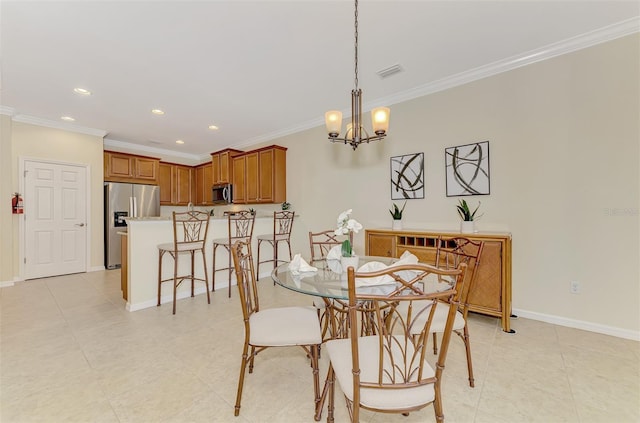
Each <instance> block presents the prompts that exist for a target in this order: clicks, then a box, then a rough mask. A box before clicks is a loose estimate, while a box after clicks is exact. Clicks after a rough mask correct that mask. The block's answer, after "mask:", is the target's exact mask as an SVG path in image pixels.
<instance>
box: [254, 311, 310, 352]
mask: <svg viewBox="0 0 640 423" xmlns="http://www.w3.org/2000/svg"><path fill="white" fill-rule="evenodd" d="M249 326H250V328H251V329H250V334H249V343H250V344H251V345H255V346H265V347H274V346H289V345H313V344H321V343H322V336H321V334H320V322H319V321H318V314H317V313H316V311H315V309H314V308H312V307H280V308H270V309H266V310H260V311H259V312H257V313H254V314H252V315H251V317H249Z"/></svg>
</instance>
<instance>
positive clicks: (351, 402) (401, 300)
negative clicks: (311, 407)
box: [315, 263, 466, 422]
mask: <svg viewBox="0 0 640 423" xmlns="http://www.w3.org/2000/svg"><path fill="white" fill-rule="evenodd" d="M465 270H466V265H465V264H464V263H463V264H461V265H460V267H459V268H458V269H454V270H446V269H439V268H436V267H433V266H429V265H426V264H420V263H416V264H405V265H398V266H390V267H386V268H383V269H382V270H378V271H373V272H367V273H362V272H355V270H354V269H353V268H349V269H348V271H347V283H348V288H349V309H348V313H349V321H350V327H349V337H348V338H346V339H334V340H329V341H327V342H326V345H325V348H326V352H327V355H328V356H329V372H328V375H327V385H326V386H328V390H329V392H328V395H329V397H328V412H327V421H329V422H332V421H333V412H334V407H335V383H334V381H335V380H337V381H338V383H339V384H340V388H341V389H342V392H343V393H344V397H345V400H346V403H347V409H348V410H349V415H350V417H351V421H352V422H358V421H359V418H360V410H361V409H367V410H371V411H375V412H383V413H402V414H405V415H406V414H407V413H409V412H412V411H416V410H420V409H422V408H424V407H426V406H427V405H429V404H433V407H434V412H435V417H436V421H438V422H442V421H444V413H443V409H442V390H441V381H442V373H443V370H444V367H445V361H446V356H447V351H448V346H449V340H450V339H451V332H452V329H453V322H454V320H455V314H456V307H457V303H458V300H459V288H460V286H461V284H462V281H463V277H464V272H465ZM381 277H382V278H387V279H389V280H390V281H391V282H392V283H393V284H391V285H388V284H387V285H378V286H375V285H373V286H372V285H368V284H369V283H371V284H373V283H374V282H373V281H375V280H376V279H380V278H381ZM432 278H448V279H449V280H450V281H451V284H448V285H446V287H447V289H445V290H441V291H436V292H425V291H424V288H423V286H425V285H423V282H424V281H426V280H429V279H432ZM416 301H420V303H421V307H420V309H419V310H418V309H416V308H414V307H413V304H414V302H416ZM401 304H403V305H404V307H400V305H401ZM438 308H441V309H443V310H444V311H445V315H446V318H445V329H444V331H443V336H442V343H441V346H440V354H439V355H438V358H437V362H436V365H435V368H433V367H432V366H431V365H430V364H429V363H428V362H427V360H426V357H427V347H428V345H427V343H428V339H429V333H430V331H431V325H432V324H433V319H434V317H435V311H436V309H438ZM362 327H366V328H367V330H366V331H362V330H361V328H362ZM416 334H417V335H416ZM325 389H327V388H325ZM319 408H320V407H318V408H317V409H316V416H315V418H316V420H319V419H320V415H321V412H322V410H321V409H319Z"/></svg>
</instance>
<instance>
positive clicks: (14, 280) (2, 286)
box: [0, 277, 24, 288]
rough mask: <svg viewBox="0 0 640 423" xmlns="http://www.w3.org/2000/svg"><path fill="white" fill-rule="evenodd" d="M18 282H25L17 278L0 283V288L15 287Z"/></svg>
mask: <svg viewBox="0 0 640 423" xmlns="http://www.w3.org/2000/svg"><path fill="white" fill-rule="evenodd" d="M16 282H24V279H20V278H18V277H15V278H13V280H10V281H0V288H7V287H10V286H14V285H15V284H16Z"/></svg>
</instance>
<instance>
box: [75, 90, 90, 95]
mask: <svg viewBox="0 0 640 423" xmlns="http://www.w3.org/2000/svg"><path fill="white" fill-rule="evenodd" d="M73 92H75V93H76V94H80V95H91V91H89V90H85V89H84V88H74V89H73Z"/></svg>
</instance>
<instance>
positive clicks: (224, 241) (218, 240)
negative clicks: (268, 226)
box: [212, 237, 249, 245]
mask: <svg viewBox="0 0 640 423" xmlns="http://www.w3.org/2000/svg"><path fill="white" fill-rule="evenodd" d="M238 241H242V242H249V237H245V238H232V239H231V243H232V244H235V243H236V242H238ZM212 242H213V243H214V244H221V245H229V238H216V239H214V240H212Z"/></svg>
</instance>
